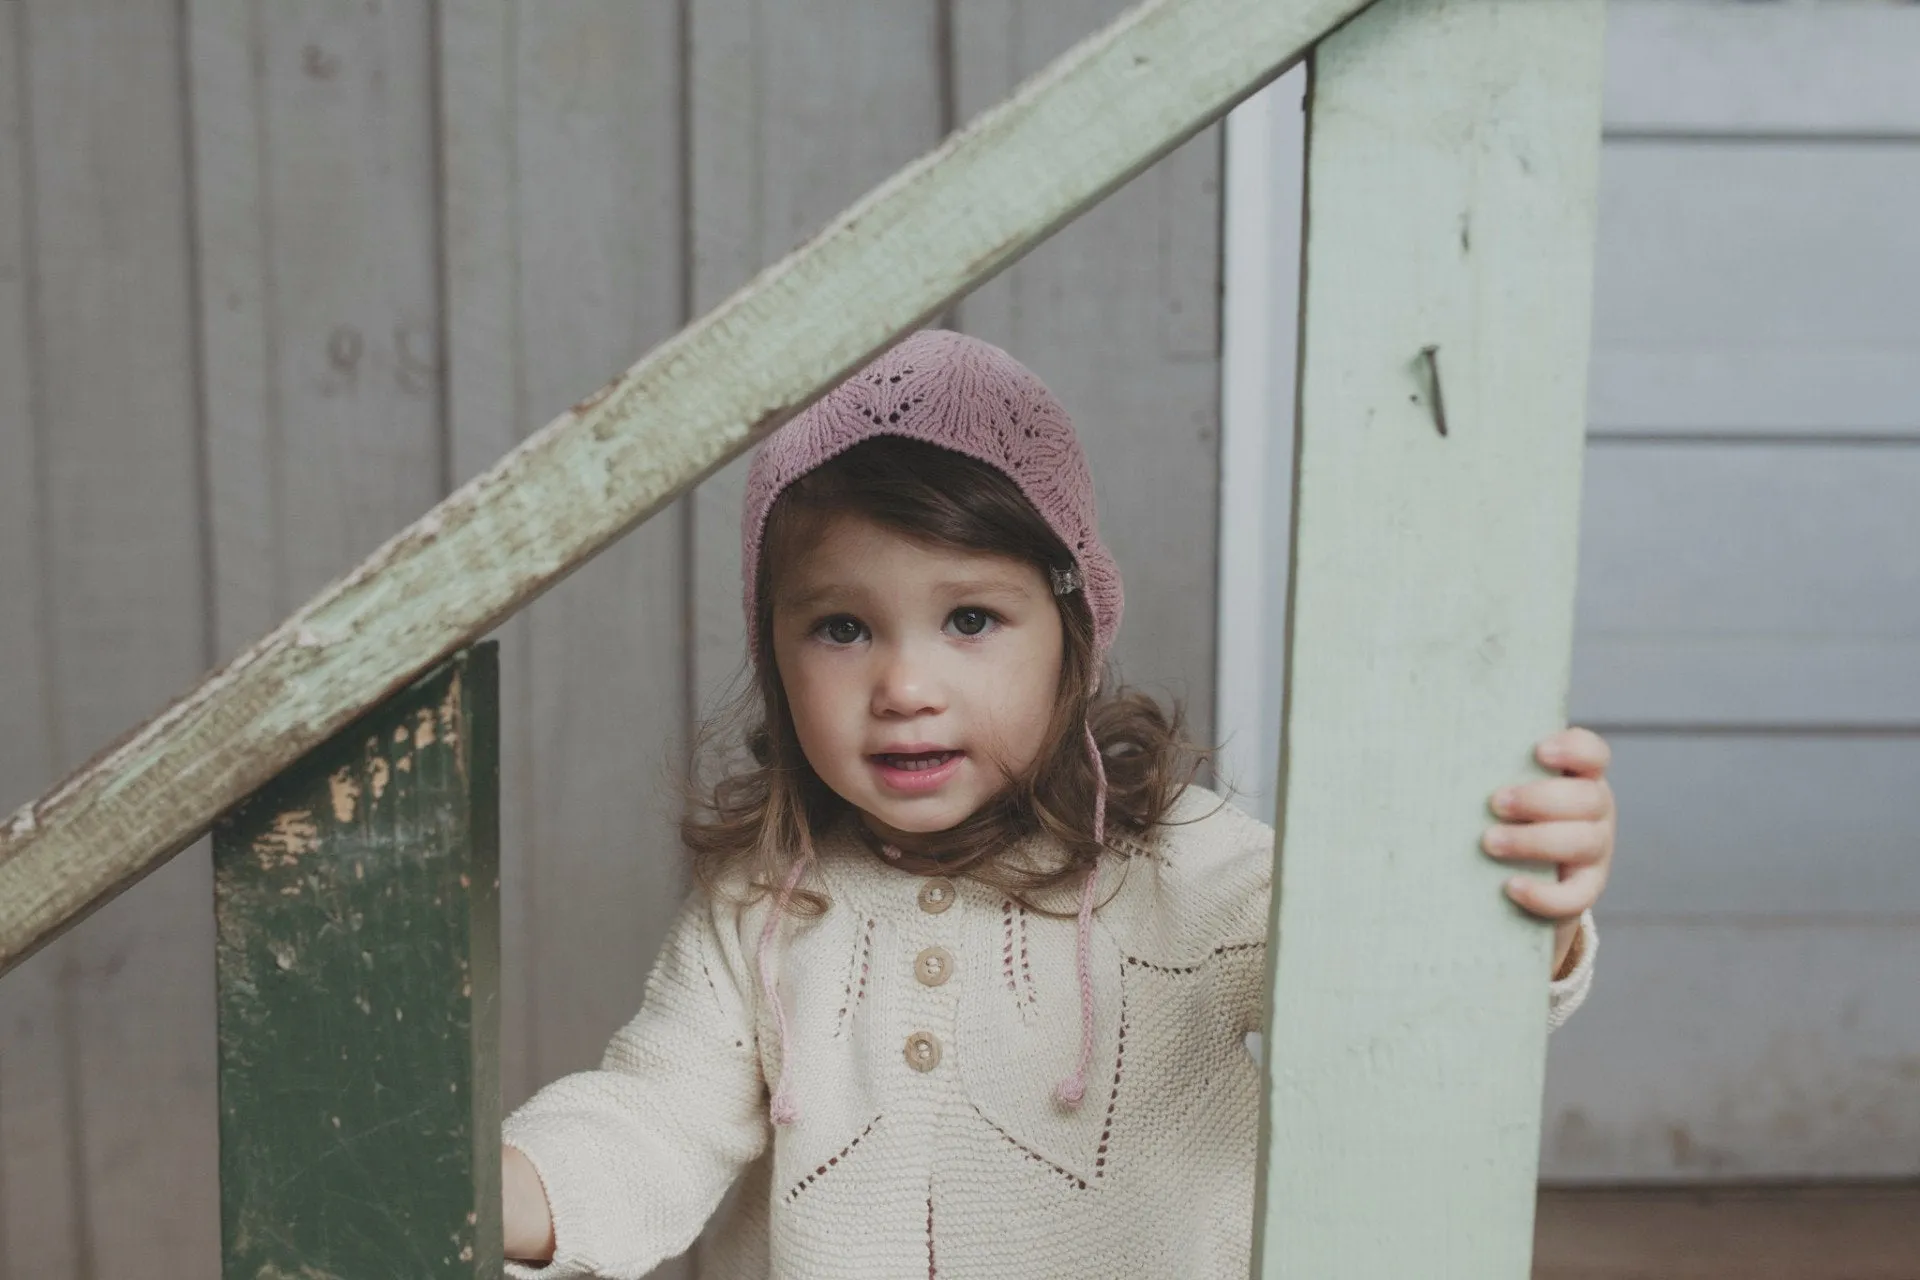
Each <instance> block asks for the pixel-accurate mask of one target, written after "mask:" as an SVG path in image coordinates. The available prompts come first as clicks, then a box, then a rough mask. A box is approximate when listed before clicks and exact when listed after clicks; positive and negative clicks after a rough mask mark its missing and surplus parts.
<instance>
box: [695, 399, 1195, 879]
mask: <svg viewBox="0 0 1920 1280" xmlns="http://www.w3.org/2000/svg"><path fill="white" fill-rule="evenodd" d="M848 512H851V513H855V514H858V515H862V516H865V517H867V518H868V519H870V520H873V521H874V522H876V523H878V524H880V525H882V526H883V527H886V528H889V529H893V530H896V531H898V532H900V533H902V534H904V535H906V536H908V537H910V538H913V539H915V540H916V541H919V542H923V543H928V544H931V545H934V546H940V547H952V548H955V549H959V550H965V551H976V552H986V553H988V554H992V555H1002V556H1010V557H1013V558H1015V559H1020V560H1025V561H1027V562H1029V563H1031V564H1034V565H1036V566H1038V567H1040V569H1041V570H1042V571H1043V572H1044V571H1045V570H1047V569H1049V568H1058V569H1065V568H1069V567H1071V566H1072V564H1073V556H1072V553H1071V552H1069V551H1068V549H1067V547H1066V544H1065V543H1063V542H1062V541H1061V540H1060V538H1059V537H1058V536H1057V535H1056V534H1055V533H1054V532H1053V530H1052V529H1051V528H1049V527H1048V525H1047V522H1046V521H1045V520H1043V519H1042V518H1041V517H1040V514H1039V512H1038V511H1036V510H1035V509H1034V508H1033V506H1032V504H1031V503H1029V502H1028V501H1027V500H1026V497H1025V496H1024V495H1023V494H1021V492H1020V489H1019V487H1018V486H1017V485H1015V484H1014V482H1013V481H1012V480H1011V479H1010V478H1008V477H1007V476H1006V475H1005V474H1003V473H1002V472H1000V471H998V470H996V469H995V468H993V467H990V466H988V465H986V464H985V463H982V462H977V461H975V460H974V459H972V458H969V457H967V456H965V455H964V454H960V453H955V452H953V451H952V450H948V449H942V448H940V447H939V446H937V445H931V444H926V443H924V442H922V441H918V440H909V439H905V438H902V437H896V436H882V437H878V438H875V439H871V440H867V441H864V442H862V443H860V444H858V445H855V446H854V447H853V448H851V449H849V450H847V451H846V452H845V453H842V454H840V455H839V456H838V457H836V458H834V459H832V460H831V461H829V462H826V463H824V464H822V465H821V466H819V467H817V468H816V469H814V470H813V471H811V472H809V473H807V474H806V475H805V476H802V477H801V478H800V479H798V480H796V481H794V482H793V483H792V484H791V485H789V486H788V487H787V488H786V489H785V490H784V491H782V493H781V494H780V497H779V498H778V499H777V500H776V501H775V502H774V505H773V508H772V510H771V511H770V512H769V513H768V516H767V527H766V534H765V537H764V538H763V540H762V544H761V547H762V550H761V556H760V563H759V569H758V573H759V581H758V584H757V589H756V592H755V599H756V600H757V601H758V605H757V610H758V616H757V617H755V618H754V619H753V627H754V631H755V635H756V638H757V642H758V652H759V654H760V661H759V662H758V663H757V664H756V665H755V669H754V671H753V673H752V674H753V679H752V681H751V682H750V683H749V684H748V685H747V687H746V688H744V689H743V690H742V691H741V693H740V695H739V696H738V697H737V698H736V699H735V700H734V702H733V704H732V705H731V706H730V707H729V708H728V709H727V710H726V711H725V712H723V713H722V715H721V716H720V717H719V718H718V719H716V720H715V721H713V722H710V723H709V724H708V725H707V726H706V728H705V729H704V730H703V732H702V734H701V739H700V745H699V749H698V750H697V751H696V761H702V760H712V761H715V762H717V766H714V767H717V771H718V773H719V777H718V778H717V780H716V781H714V782H712V783H711V784H710V785H702V783H701V782H700V780H699V777H698V770H696V776H695V778H694V780H693V782H692V785H691V788H690V791H691V794H690V797H689V799H690V804H689V807H688V811H687V813H686V816H685V817H684V818H682V820H681V824H680V834H681V838H682V839H683V840H684V841H685V842H686V845H687V848H688V849H689V850H690V851H691V852H692V855H693V867H694V873H695V876H696V878H697V879H698V880H699V882H700V883H701V885H703V886H704V887H705V888H706V889H707V890H708V891H709V892H712V893H722V892H724V888H723V887H724V886H727V885H730V884H731V885H739V884H740V883H741V882H742V881H743V880H744V883H745V885H746V896H747V897H748V898H749V899H752V898H757V897H759V896H760V895H762V894H765V893H769V892H772V891H774V890H775V889H777V887H778V886H779V885H780V884H781V883H782V882H783V881H784V880H785V879H786V877H787V874H788V872H789V871H790V870H791V868H792V867H793V864H794V860H795V859H796V858H800V857H805V856H809V855H810V854H811V853H812V851H813V849H814V847H815V842H816V837H817V835H818V834H820V833H824V832H825V831H827V830H828V829H829V828H830V827H832V826H833V825H835V824H837V823H839V822H842V821H845V820H847V819H848V818H849V817H851V815H852V813H853V806H852V805H850V804H848V803H847V802H846V801H845V800H843V799H841V798H840V797H839V796H838V795H837V794H835V793H834V792H833V790H832V789H830V788H829V787H828V786H827V785H826V784H825V783H824V782H822V781H821V780H820V776H819V775H818V774H817V773H815V772H814V770H813V768H812V766H811V765H809V764H808V763H807V759H806V756H805V755H804V754H803V753H802V752H801V749H800V740H799V737H798V736H797V734H796V733H795V731H794V727H793V718H792V713H791V711H790V709H789V707H788V703H787V695H786V690H785V688H784V687H783V686H782V684H781V681H780V673H779V670H778V668H777V666H776V665H775V663H774V660H773V606H772V600H773V596H774V592H773V590H772V583H773V581H774V579H775V578H776V577H777V576H778V574H779V573H780V571H781V569H782V568H784V567H785V566H786V565H789V564H791V563H792V562H793V560H794V558H795V557H797V556H800V555H803V554H805V553H806V551H807V550H808V548H810V547H811V546H812V545H813V544H814V541H815V540H816V539H817V538H818V536H819V535H820V533H821V531H822V530H823V529H824V528H825V526H826V524H827V522H828V520H829V519H830V518H831V517H833V516H835V515H839V514H842V513H848ZM1054 600H1055V603H1056V605H1057V607H1058V608H1059V610H1060V622H1061V628H1062V633H1063V641H1064V643H1063V644H1062V647H1061V658H1060V678H1059V691H1058V693H1057V695H1056V697H1055V699H1054V706H1053V714H1052V717H1051V720H1050V723H1049V727H1048V733H1047V741H1048V742H1050V743H1051V744H1052V745H1051V746H1050V747H1048V748H1047V749H1045V750H1042V751H1041V752H1040V753H1039V755H1038V756H1037V757H1036V758H1035V759H1034V761H1033V763H1032V764H1031V765H1029V766H1028V767H1027V768H1026V769H1025V770H1024V771H1023V772H1021V773H1020V774H1019V775H1018V776H1015V777H1012V778H1010V779H1009V780H1008V783H1007V785H1006V786H1005V787H1003V788H1002V789H1001V790H1000V792H999V793H998V794H997V795H996V796H995V798H994V799H992V800H990V801H989V802H988V803H987V804H985V805H984V806H982V807H981V808H980V809H979V810H978V811H976V812H975V813H974V814H973V815H972V816H971V817H969V818H967V819H966V820H965V821H963V822H961V823H960V824H959V825H957V826H954V827H951V828H949V829H947V830H946V831H942V832H937V833H934V834H932V835H930V836H928V837H927V838H926V841H925V845H924V848H923V849H922V851H921V852H920V853H919V854H917V855H914V856H912V857H910V858H909V859H908V861H907V865H908V866H910V867H912V868H914V869H922V870H932V869H935V868H936V867H937V869H938V870H939V871H940V872H941V873H942V874H946V875H952V876H964V877H967V878H969V879H973V880H976V881H979V882H981V883H983V884H987V885H991V886H993V887H995V888H997V889H999V890H1001V891H1003V892H1005V893H1007V894H1009V895H1011V896H1012V897H1014V898H1016V899H1017V900H1019V901H1020V902H1022V903H1024V904H1026V905H1028V906H1029V907H1033V903H1032V902H1031V897H1032V895H1034V894H1036V893H1040V892H1042V891H1045V890H1047V889H1051V888H1053V887H1056V886H1059V885H1062V884H1065V883H1067V882H1069V881H1072V880H1076V879H1078V878H1079V876H1080V874H1081V873H1082V872H1083V871H1084V870H1085V869H1086V868H1087V867H1090V866H1092V865H1093V864H1094V863H1095V862H1096V861H1097V860H1098V858H1099V856H1100V854H1101V852H1102V845H1101V844H1100V843H1098V842H1096V841H1095V840H1094V838H1093V806H1094V795H1095V779H1094V774H1093V765H1092V762H1091V761H1090V760H1089V759H1088V756H1087V749H1086V738H1085V730H1084V729H1083V726H1088V727H1091V729H1092V731H1093V736H1094V741H1095V742H1096V743H1097V744H1098V749H1099V751H1100V757H1101V760H1102V762H1103V764H1104V767H1105V770H1106V775H1107V810H1106V832H1107V836H1108V843H1111V840H1112V837H1114V836H1115V835H1132V836H1135V837H1141V836H1144V835H1146V833H1148V832H1149V831H1151V830H1152V829H1153V828H1154V827H1156V826H1158V825H1160V824H1161V823H1162V822H1163V821H1164V820H1165V818H1166V815H1167V811H1168V809H1169V808H1170V807H1171V805H1172V804H1173V801H1174V799H1175V798H1176V797H1177V796H1178V795H1179V794H1180V792H1181V790H1182V789H1184V788H1185V787H1186V786H1187V784H1188V783H1190V782H1192V781H1193V779H1194V778H1195V776H1196V775H1197V773H1198V772H1199V769H1200V766H1201V764H1202V763H1203V762H1204V761H1205V760H1206V759H1207V757H1208V754H1209V753H1208V752H1206V751H1205V750H1203V749H1201V748H1199V747H1196V746H1194V745H1193V744H1192V743H1190V742H1189V741H1188V740H1187V738H1186V735H1185V731H1184V724H1183V717H1182V713H1181V710H1180V707H1179V705H1178V704H1177V703H1176V704H1174V705H1173V707H1171V708H1170V709H1169V708H1163V707H1162V706H1161V705H1160V704H1159V702H1157V701H1156V700H1155V699H1153V698H1152V697H1150V696H1148V695H1146V694H1143V693H1140V692H1137V691H1132V690H1127V689H1120V688H1110V687H1108V684H1107V679H1106V673H1105V672H1104V671H1103V672H1101V673H1100V674H1101V682H1100V688H1099V689H1098V690H1095V689H1094V674H1095V670H1096V666H1097V664H1098V663H1099V655H1098V654H1097V653H1096V651H1095V649H1094V626H1093V617H1092V614H1091V612H1090V611H1089V609H1088V607H1087V601H1086V593H1085V592H1081V591H1076V592H1073V593H1071V594H1069V595H1064V596H1055V597H1054ZM729 743H738V744H743V745H744V747H745V755H744V756H743V755H742V754H741V753H740V752H739V751H738V750H737V749H735V750H732V751H726V750H725V749H724V748H725V747H726V746H727V745H728V744H729ZM710 771H711V767H710ZM856 826H857V830H858V833H859V834H860V836H861V837H862V838H863V839H866V840H868V841H869V842H870V843H873V844H874V847H875V848H876V849H877V848H878V843H877V841H874V839H873V837H872V836H871V835H870V834H868V833H867V832H866V829H865V827H864V826H863V825H858V824H856ZM1042 833H1043V834H1045V835H1047V836H1050V837H1052V847H1055V848H1058V849H1059V850H1060V851H1061V856H1060V857H1059V859H1058V860H1057V862H1056V863H1055V864H1054V865H1051V866H1041V867H1033V866H1030V865H1016V864H1014V863H1011V862H1009V861H1008V860H1006V859H1005V858H1003V857H1001V856H1000V855H1001V854H1003V853H1004V852H1005V851H1006V850H1007V849H1008V848H1009V847H1010V846H1011V845H1012V844H1013V843H1014V842H1016V841H1019V840H1022V839H1024V838H1026V837H1028V836H1032V835H1035V834H1042ZM743 871H744V872H745V874H744V876H743V875H742V874H741V873H742V872H743ZM736 892H737V891H736ZM793 901H794V904H795V906H796V908H797V909H799V910H801V911H804V912H809V913H813V912H818V911H820V910H822V909H823V908H824V907H825V905H826V900H825V898H824V897H822V896H821V895H819V894H818V893H814V892H809V891H800V892H796V893H795V895H794V899H793ZM1034 909H1036V910H1038V909H1039V908H1037V907H1036V908H1034Z"/></svg>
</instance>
